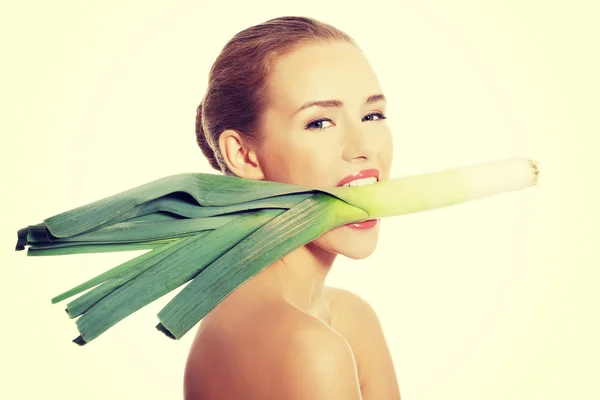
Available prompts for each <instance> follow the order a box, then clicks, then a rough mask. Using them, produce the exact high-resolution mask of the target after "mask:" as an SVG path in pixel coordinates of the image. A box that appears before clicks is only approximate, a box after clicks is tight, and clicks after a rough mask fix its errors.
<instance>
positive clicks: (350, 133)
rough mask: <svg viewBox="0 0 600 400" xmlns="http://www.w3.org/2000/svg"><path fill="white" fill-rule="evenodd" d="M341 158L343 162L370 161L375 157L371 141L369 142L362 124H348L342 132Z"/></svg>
mask: <svg viewBox="0 0 600 400" xmlns="http://www.w3.org/2000/svg"><path fill="white" fill-rule="evenodd" d="M342 147H343V151H342V158H343V159H344V161H355V160H363V161H364V160H372V159H374V157H375V149H374V147H373V143H372V141H369V139H368V138H367V134H366V132H365V129H364V128H363V127H362V124H361V123H360V122H359V123H358V124H356V123H355V124H350V125H347V128H346V129H345V130H344V143H343V146H342Z"/></svg>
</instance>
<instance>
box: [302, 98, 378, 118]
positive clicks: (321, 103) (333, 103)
mask: <svg viewBox="0 0 600 400" xmlns="http://www.w3.org/2000/svg"><path fill="white" fill-rule="evenodd" d="M385 100H386V98H385V96H384V95H382V94H372V95H370V96H369V97H367V99H366V100H365V104H371V103H376V102H378V101H385ZM343 105H344V103H343V102H342V101H341V100H314V101H309V102H306V103H304V104H302V106H301V107H300V108H299V109H297V110H296V111H295V112H294V113H293V114H292V115H296V114H298V113H299V112H300V111H302V110H304V109H306V108H309V107H315V106H317V107H338V108H339V107H342V106H343Z"/></svg>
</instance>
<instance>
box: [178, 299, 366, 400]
mask: <svg viewBox="0 0 600 400" xmlns="http://www.w3.org/2000/svg"><path fill="white" fill-rule="evenodd" d="M184 387H185V399H186V400H199V399H202V400H212V399H220V400H221V399H222V400H227V399H239V398H244V399H248V400H251V399H265V400H266V399H290V400H291V399H297V400H304V399H306V400H308V399H312V400H319V399H334V398H344V399H357V400H358V399H361V394H360V389H359V383H358V376H357V371H356V365H355V360H354V355H353V353H352V349H351V347H350V345H349V343H348V342H347V341H346V340H345V339H344V337H343V336H341V335H340V334H338V333H337V332H336V331H335V330H333V329H331V327H329V326H328V325H327V324H325V323H324V322H322V321H321V320H319V319H317V318H314V317H311V316H309V315H307V314H304V313H302V312H301V311H299V310H297V309H295V308H293V307H291V306H285V305H281V304H277V305H272V306H270V307H269V309H265V310H262V311H261V312H260V313H257V314H256V315H255V316H254V317H253V318H242V319H239V318H238V319H236V321H235V322H233V323H231V324H229V325H228V324H227V323H226V322H224V321H219V323H209V324H207V325H206V326H203V327H201V329H200V330H199V331H198V334H197V336H196V338H195V340H194V344H193V346H192V349H191V351H190V355H189V357H188V363H187V365H186V372H185V384H184Z"/></svg>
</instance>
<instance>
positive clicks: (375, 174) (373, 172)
mask: <svg viewBox="0 0 600 400" xmlns="http://www.w3.org/2000/svg"><path fill="white" fill-rule="evenodd" d="M380 176H381V172H379V170H378V169H376V168H370V169H363V170H362V171H358V172H355V173H354V174H352V175H348V176H347V177H345V178H343V179H342V180H341V181H340V182H339V183H338V184H337V185H338V186H344V185H345V184H346V183H348V182H352V181H355V180H357V179H364V178H377V182H379V177H380Z"/></svg>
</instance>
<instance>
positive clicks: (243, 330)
mask: <svg viewBox="0 0 600 400" xmlns="http://www.w3.org/2000/svg"><path fill="white" fill-rule="evenodd" d="M385 108H386V101H385V97H384V96H383V91H382V90H381V87H380V85H379V83H378V80H377V78H376V76H375V73H374V72H373V70H372V69H371V67H370V65H369V63H368V62H367V60H366V59H365V57H364V55H363V54H362V52H361V50H360V49H359V48H358V46H357V45H356V43H355V42H354V41H353V40H352V39H351V38H350V37H349V36H347V35H346V34H345V33H343V32H341V31H339V30H337V29H336V28H334V27H332V26H330V25H327V24H324V23H321V22H318V21H316V20H314V19H310V18H299V17H283V18H276V19H273V20H270V21H267V22H265V23H262V24H259V25H257V26H253V27H250V28H248V29H246V30H244V31H242V32H240V33H238V34H237V35H236V36H234V37H233V38H232V39H231V40H230V41H229V42H228V43H227V44H226V45H225V47H224V48H223V50H222V52H221V54H220V55H219V57H218V58H217V60H216V61H215V63H214V64H213V66H212V68H211V71H210V74H209V84H208V89H207V92H206V94H205V96H204V98H203V100H202V103H201V105H200V106H199V107H198V110H197V117H196V136H197V141H198V144H199V146H200V148H201V149H202V152H203V153H204V155H205V156H206V157H207V158H208V160H209V161H210V163H211V165H212V167H213V168H215V169H216V170H219V171H221V172H223V173H225V174H228V175H236V176H239V177H243V178H249V179H264V180H269V181H277V182H285V183H292V184H299V185H306V186H311V187H330V186H338V185H343V184H348V183H349V182H350V181H355V182H354V183H353V184H370V183H373V182H375V181H377V180H385V179H388V177H389V171H390V167H391V162H392V138H391V134H390V131H389V128H388V126H387V124H386V122H385V118H386V117H385V112H386V110H385ZM378 232H379V221H376V220H375V221H367V222H364V223H360V224H353V225H349V226H343V227H339V228H336V229H334V230H332V231H329V232H327V233H326V234H324V235H322V236H321V237H319V238H318V239H316V240H314V241H313V242H311V243H309V244H307V245H305V246H303V247H301V248H298V249H296V250H294V251H292V252H291V253H289V254H287V255H286V256H285V257H283V258H281V259H280V260H278V261H277V262H275V263H274V264H272V265H270V266H269V267H267V268H266V269H264V270H263V271H262V272H260V273H259V274H257V275H256V276H255V277H254V278H252V279H250V280H249V281H247V282H246V283H245V284H244V285H242V286H241V287H240V288H239V289H238V290H236V291H235V292H234V293H232V294H231V295H230V296H229V297H227V298H226V299H225V300H224V301H223V302H222V303H220V304H219V305H218V306H217V307H216V308H215V309H214V310H213V311H212V312H211V313H209V314H208V315H207V316H206V317H205V318H204V319H203V321H202V323H201V324H200V327H199V329H198V332H197V334H196V337H195V339H194V343H193V345H192V347H191V350H190V353H189V357H188V362H187V365H186V370H185V383H184V387H185V397H186V399H188V400H192V399H203V400H212V399H215V400H217V399H218V400H227V399H247V400H250V399H261V400H266V399H279V400H284V399H285V400H287V399H298V400H300V399H302V400H309V399H310V400H325V399H326V400H351V399H352V400H354V399H365V400H394V399H400V392H399V388H398V382H397V379H396V373H395V371H394V366H393V363H392V359H391V356H390V352H389V349H388V346H387V344H386V340H385V337H384V334H383V332H382V329H381V326H380V323H379V321H378V318H377V316H376V314H375V312H374V311H373V309H372V308H371V307H370V306H369V305H368V304H367V303H366V302H365V301H364V300H363V299H361V298H360V297H358V296H357V295H355V294H353V293H350V292H349V291H346V290H342V289H337V288H332V287H328V286H325V278H326V276H327V274H328V272H329V270H330V269H331V267H332V265H333V262H334V260H335V259H336V257H337V255H338V254H341V255H344V256H347V257H350V258H353V259H362V258H365V257H367V256H369V255H370V254H371V253H372V252H373V251H374V249H375V246H376V243H377V239H378Z"/></svg>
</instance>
